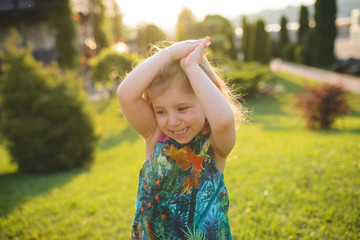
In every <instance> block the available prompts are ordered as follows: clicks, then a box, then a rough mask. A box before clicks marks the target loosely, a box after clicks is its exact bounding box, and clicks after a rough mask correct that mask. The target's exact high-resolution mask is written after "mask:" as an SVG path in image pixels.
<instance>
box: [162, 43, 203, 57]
mask: <svg viewBox="0 0 360 240" xmlns="http://www.w3.org/2000/svg"><path fill="white" fill-rule="evenodd" d="M202 41H203V39H199V40H186V41H182V42H178V43H175V44H173V45H171V46H170V47H167V48H165V49H164V50H163V51H165V52H166V53H167V54H169V56H170V58H171V60H178V59H181V58H184V57H186V56H187V55H189V54H190V53H191V52H192V51H193V50H194V49H195V48H196V47H197V46H199V44H200V43H201V42H202Z"/></svg>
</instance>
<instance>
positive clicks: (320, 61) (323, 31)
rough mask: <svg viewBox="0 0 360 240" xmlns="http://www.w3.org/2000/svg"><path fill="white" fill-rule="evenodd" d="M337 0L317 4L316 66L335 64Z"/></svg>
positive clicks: (320, 1)
mask: <svg viewBox="0 0 360 240" xmlns="http://www.w3.org/2000/svg"><path fill="white" fill-rule="evenodd" d="M335 20H336V0H317V1H316V3H315V23H316V26H315V46H314V52H313V53H314V55H313V58H314V64H315V65H316V66H329V65H331V64H333V62H334V59H335V55H334V41H335V38H336V24H335Z"/></svg>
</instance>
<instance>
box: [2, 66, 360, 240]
mask: <svg viewBox="0 0 360 240" xmlns="http://www.w3.org/2000/svg"><path fill="white" fill-rule="evenodd" d="M277 82H278V83H279V84H282V85H283V86H284V88H285V90H286V91H285V92H283V93H281V94H278V95H277V96H276V97H258V98H254V99H251V100H248V101H247V107H248V108H249V109H250V110H252V114H250V115H249V121H248V123H246V124H244V125H243V126H241V127H240V128H239V130H238V138H237V144H236V146H235V149H234V151H233V152H232V154H231V156H230V157H229V159H228V162H227V166H226V170H225V182H226V184H227V188H228V190H229V194H230V210H229V218H230V223H231V228H232V234H233V237H234V239H360V232H359V231H360V200H359V199H360V141H359V140H360V96H359V95H352V94H351V95H349V102H350V104H351V107H352V111H351V112H350V115H349V116H347V117H344V118H341V119H338V121H337V122H336V124H335V126H334V129H333V130H331V131H309V130H306V129H305V124H304V121H303V120H302V119H301V117H300V112H299V111H298V110H296V109H294V107H293V106H294V100H295V93H296V92H297V91H299V90H301V89H303V87H302V83H301V80H300V79H299V78H297V77H294V76H291V75H287V74H284V73H279V74H278V79H277ZM92 110H93V112H94V116H95V117H94V121H95V124H96V130H97V132H98V133H99V134H100V135H101V141H100V143H99V146H98V149H97V151H96V155H95V161H94V164H93V165H92V166H90V167H88V168H83V169H77V170H72V171H67V172H61V173H56V174H41V175H29V174H21V173H17V172H16V165H14V164H11V163H10V162H9V156H8V155H7V153H6V150H5V149H4V146H3V144H2V143H1V142H0V239H129V238H130V227H131V223H132V218H133V215H134V211H135V208H134V207H135V198H136V188H137V180H138V172H139V169H140V167H141V164H142V162H143V159H144V142H143V140H142V139H141V138H140V137H139V136H138V135H137V134H136V133H135V132H134V131H133V130H132V129H131V128H130V127H129V126H128V125H127V124H126V122H125V120H124V118H123V116H122V114H121V111H120V109H119V107H118V105H117V101H116V99H112V100H111V101H101V102H97V103H93V104H92Z"/></svg>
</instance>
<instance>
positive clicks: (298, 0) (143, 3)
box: [116, 0, 315, 31]
mask: <svg viewBox="0 0 360 240" xmlns="http://www.w3.org/2000/svg"><path fill="white" fill-rule="evenodd" d="M116 1H117V2H118V3H119V7H120V11H121V12H122V14H123V16H124V19H123V21H124V24H125V25H127V26H129V27H136V26H137V25H138V24H141V23H153V24H156V25H157V26H158V27H160V28H162V29H164V30H167V31H175V26H176V24H177V20H178V15H179V13H180V12H181V10H182V9H183V8H184V7H186V8H189V9H191V11H192V12H193V13H194V15H195V16H196V18H197V20H198V21H201V20H202V19H203V18H204V17H205V16H206V15H208V14H220V15H222V16H224V17H226V18H228V19H234V18H235V17H238V16H240V15H242V14H249V13H255V12H259V11H261V10H264V9H280V8H285V7H286V6H289V5H292V6H296V5H297V6H299V5H301V4H303V5H310V4H313V3H314V2H315V0H277V1H268V0H251V1H245V0H237V1H233V0H222V1H215V0H207V1H205V0H182V1H180V0H171V1H169V0H153V1H149V0H131V1H129V0H116Z"/></svg>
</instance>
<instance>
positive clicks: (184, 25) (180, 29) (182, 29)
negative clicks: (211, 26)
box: [176, 8, 197, 41]
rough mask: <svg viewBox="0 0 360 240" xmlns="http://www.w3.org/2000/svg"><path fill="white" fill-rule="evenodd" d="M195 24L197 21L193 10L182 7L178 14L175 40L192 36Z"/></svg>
mask: <svg viewBox="0 0 360 240" xmlns="http://www.w3.org/2000/svg"><path fill="white" fill-rule="evenodd" d="M196 25H197V21H196V18H195V16H194V14H193V12H192V11H191V10H190V9H188V8H184V9H183V10H182V11H181V12H180V14H179V17H178V23H177V25H176V41H183V40H187V39H190V38H194V37H195V36H194V35H195V34H194V29H195V27H196Z"/></svg>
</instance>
